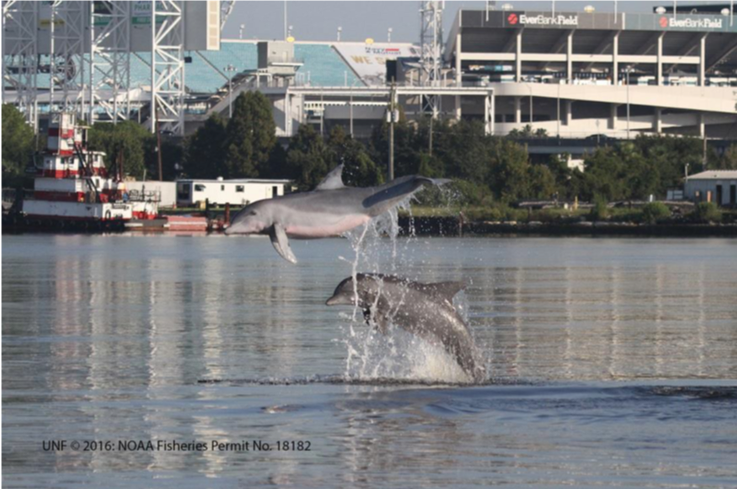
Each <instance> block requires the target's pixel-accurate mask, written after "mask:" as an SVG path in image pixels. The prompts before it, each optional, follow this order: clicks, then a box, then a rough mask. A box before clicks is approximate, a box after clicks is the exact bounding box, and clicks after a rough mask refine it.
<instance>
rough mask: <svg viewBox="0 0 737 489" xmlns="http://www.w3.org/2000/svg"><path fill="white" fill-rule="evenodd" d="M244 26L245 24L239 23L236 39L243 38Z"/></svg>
mask: <svg viewBox="0 0 737 489" xmlns="http://www.w3.org/2000/svg"><path fill="white" fill-rule="evenodd" d="M245 28H246V24H241V25H240V26H239V29H238V39H243V29H245Z"/></svg>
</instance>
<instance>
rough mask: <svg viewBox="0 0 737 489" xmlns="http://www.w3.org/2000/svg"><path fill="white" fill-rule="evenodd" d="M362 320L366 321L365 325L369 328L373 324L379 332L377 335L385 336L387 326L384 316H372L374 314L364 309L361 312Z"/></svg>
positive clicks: (368, 309)
mask: <svg viewBox="0 0 737 489" xmlns="http://www.w3.org/2000/svg"><path fill="white" fill-rule="evenodd" d="M363 319H365V320H366V324H368V325H369V326H370V325H371V323H372V322H373V323H374V325H375V326H376V329H378V330H379V333H381V334H383V335H385V334H386V333H387V331H388V324H387V320H386V318H385V317H384V316H382V315H381V314H374V312H373V311H372V310H371V309H370V308H368V307H367V308H365V309H364V310H363Z"/></svg>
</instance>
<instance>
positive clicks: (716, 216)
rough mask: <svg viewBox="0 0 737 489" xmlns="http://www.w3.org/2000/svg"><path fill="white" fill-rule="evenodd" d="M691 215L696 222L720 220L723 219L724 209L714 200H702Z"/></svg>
mask: <svg viewBox="0 0 737 489" xmlns="http://www.w3.org/2000/svg"><path fill="white" fill-rule="evenodd" d="M691 217H692V218H693V220H694V221H696V222H719V221H721V220H722V211H720V210H719V207H717V205H716V204H715V203H714V202H700V203H699V204H698V205H697V206H696V208H695V209H694V211H693V213H692V214H691Z"/></svg>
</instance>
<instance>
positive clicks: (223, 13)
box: [220, 0, 235, 31]
mask: <svg viewBox="0 0 737 489" xmlns="http://www.w3.org/2000/svg"><path fill="white" fill-rule="evenodd" d="M234 6H235V0H221V2H220V30H221V31H222V30H223V27H225V23H226V22H227V21H228V17H230V14H231V13H232V12H233V7H234Z"/></svg>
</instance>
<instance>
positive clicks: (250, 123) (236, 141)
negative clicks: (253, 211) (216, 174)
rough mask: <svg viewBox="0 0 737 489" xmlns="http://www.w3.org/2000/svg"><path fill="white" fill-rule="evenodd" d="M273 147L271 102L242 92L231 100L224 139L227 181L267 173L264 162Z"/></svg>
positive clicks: (258, 95) (273, 133)
mask: <svg viewBox="0 0 737 489" xmlns="http://www.w3.org/2000/svg"><path fill="white" fill-rule="evenodd" d="M274 145H276V125H275V123H274V116H273V114H272V111H271V102H269V99H267V98H266V96H265V95H264V94H262V93H261V92H243V93H241V94H240V95H239V96H238V98H236V99H235V103H234V107H233V117H232V118H231V119H230V121H229V122H228V127H227V137H226V140H225V144H224V147H225V152H226V160H225V162H226V164H225V167H226V169H227V170H228V171H227V175H225V176H226V177H228V178H243V177H246V178H248V177H258V176H259V174H260V173H264V174H267V173H269V172H270V168H269V167H268V163H269V160H270V157H271V156H272V151H273V149H274Z"/></svg>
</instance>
